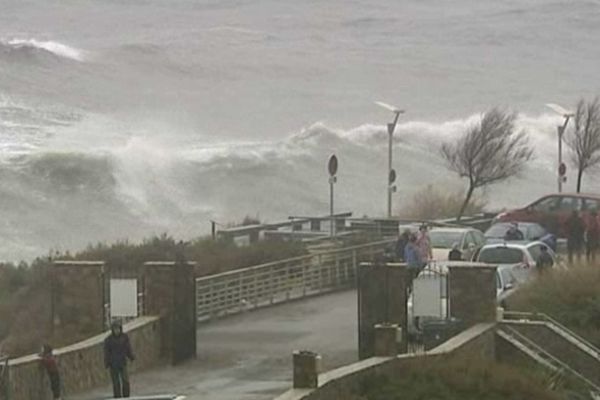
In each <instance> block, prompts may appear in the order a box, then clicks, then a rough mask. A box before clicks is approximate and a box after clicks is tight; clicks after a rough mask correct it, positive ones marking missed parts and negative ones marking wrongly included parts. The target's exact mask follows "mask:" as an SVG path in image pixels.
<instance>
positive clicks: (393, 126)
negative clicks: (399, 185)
mask: <svg viewBox="0 0 600 400" xmlns="http://www.w3.org/2000/svg"><path fill="white" fill-rule="evenodd" d="M375 104H377V105H378V106H380V107H383V108H385V109H386V110H388V111H391V112H393V113H394V121H393V122H390V123H388V124H387V131H388V171H387V216H388V218H390V217H391V216H392V192H393V191H394V186H393V183H394V181H393V179H392V176H393V177H394V179H395V176H396V173H395V171H394V172H392V171H393V169H392V146H393V144H394V143H393V141H394V130H395V129H396V125H397V124H398V118H400V114H404V110H401V109H399V108H398V107H394V106H391V105H389V104H387V103H383V102H381V101H376V102H375Z"/></svg>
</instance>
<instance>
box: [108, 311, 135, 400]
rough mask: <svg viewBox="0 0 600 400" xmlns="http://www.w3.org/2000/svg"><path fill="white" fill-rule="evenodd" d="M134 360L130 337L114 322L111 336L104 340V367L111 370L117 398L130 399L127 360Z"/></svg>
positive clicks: (114, 392)
mask: <svg viewBox="0 0 600 400" xmlns="http://www.w3.org/2000/svg"><path fill="white" fill-rule="evenodd" d="M134 359H135V358H134V356H133V352H132V350H131V344H130V342H129V337H128V336H127V334H126V333H124V332H123V327H122V326H121V324H120V323H118V322H114V323H113V324H112V325H111V328H110V334H109V335H108V337H107V338H106V339H105V340H104V365H105V367H106V368H107V369H109V370H110V378H111V380H112V384H113V395H114V397H115V398H122V397H129V394H130V385H129V374H128V372H127V360H129V361H133V360H134Z"/></svg>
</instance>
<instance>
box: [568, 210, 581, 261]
mask: <svg viewBox="0 0 600 400" xmlns="http://www.w3.org/2000/svg"><path fill="white" fill-rule="evenodd" d="M584 236H585V225H584V223H583V220H582V219H581V217H580V216H579V213H578V212H577V210H573V212H572V213H571V215H570V216H569V219H567V253H568V259H569V263H572V262H573V256H575V257H576V258H577V261H580V260H581V251H582V250H583V245H584Z"/></svg>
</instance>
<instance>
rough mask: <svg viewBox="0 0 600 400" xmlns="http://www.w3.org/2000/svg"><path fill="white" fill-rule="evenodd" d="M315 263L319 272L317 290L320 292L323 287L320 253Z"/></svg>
mask: <svg viewBox="0 0 600 400" xmlns="http://www.w3.org/2000/svg"><path fill="white" fill-rule="evenodd" d="M317 265H318V268H317V271H318V272H319V282H318V287H317V290H318V291H319V292H320V291H321V289H322V288H323V256H321V254H319V255H318V256H317Z"/></svg>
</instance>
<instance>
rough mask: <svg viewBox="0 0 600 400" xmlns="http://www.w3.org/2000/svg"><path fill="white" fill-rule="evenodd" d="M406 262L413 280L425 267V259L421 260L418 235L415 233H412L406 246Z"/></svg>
mask: <svg viewBox="0 0 600 400" xmlns="http://www.w3.org/2000/svg"><path fill="white" fill-rule="evenodd" d="M404 262H405V263H406V266H407V267H408V271H409V273H410V277H411V282H412V279H415V278H416V277H417V276H418V275H419V272H421V269H422V268H423V261H422V260H421V255H420V251H419V247H418V246H417V237H416V235H415V234H411V235H410V237H409V240H408V244H407V245H406V246H405V247H404Z"/></svg>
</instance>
